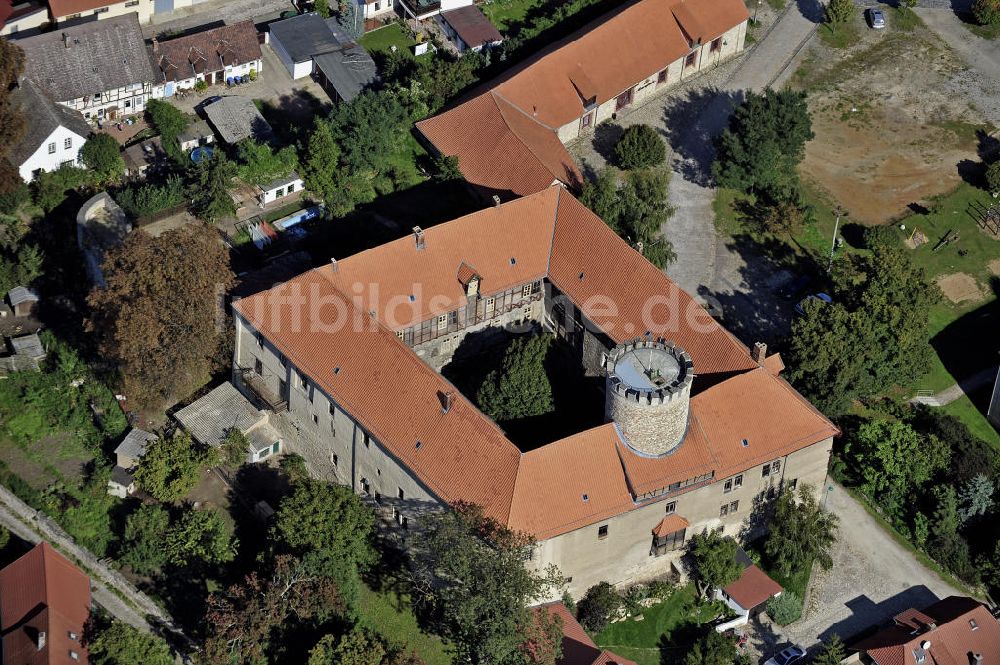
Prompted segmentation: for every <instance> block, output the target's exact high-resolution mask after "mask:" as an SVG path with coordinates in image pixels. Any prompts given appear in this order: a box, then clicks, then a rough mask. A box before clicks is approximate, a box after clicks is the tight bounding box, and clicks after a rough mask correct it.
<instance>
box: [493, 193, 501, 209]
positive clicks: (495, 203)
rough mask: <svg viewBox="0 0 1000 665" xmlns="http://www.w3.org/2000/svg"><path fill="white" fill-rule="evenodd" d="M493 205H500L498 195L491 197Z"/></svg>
mask: <svg viewBox="0 0 1000 665" xmlns="http://www.w3.org/2000/svg"><path fill="white" fill-rule="evenodd" d="M493 205H494V207H495V206H498V205H500V196H499V195H498V194H494V195H493Z"/></svg>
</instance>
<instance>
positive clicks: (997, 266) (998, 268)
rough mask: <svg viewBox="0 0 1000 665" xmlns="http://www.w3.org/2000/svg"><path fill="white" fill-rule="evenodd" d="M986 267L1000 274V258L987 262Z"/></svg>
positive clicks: (995, 273)
mask: <svg viewBox="0 0 1000 665" xmlns="http://www.w3.org/2000/svg"><path fill="white" fill-rule="evenodd" d="M986 267H987V268H988V269H989V271H990V272H991V273H992V274H994V275H997V276H1000V259H993V260H992V261H990V262H989V263H987V264H986Z"/></svg>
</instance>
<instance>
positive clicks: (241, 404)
mask: <svg viewBox="0 0 1000 665" xmlns="http://www.w3.org/2000/svg"><path fill="white" fill-rule="evenodd" d="M266 417H267V416H266V415H265V414H264V413H263V412H262V411H261V410H260V409H258V408H257V407H255V406H254V405H253V404H251V403H250V400H248V399H247V398H246V397H244V396H243V393H241V392H240V391H239V390H237V389H236V386H234V385H233V384H232V383H230V382H229V381H226V382H225V383H223V384H222V385H220V386H218V387H216V388H213V389H212V390H211V391H210V392H209V393H208V394H207V395H204V396H203V397H199V398H198V399H196V400H195V401H194V402H192V403H191V404H188V405H187V406H185V407H184V408H183V409H181V410H180V411H178V412H177V413H175V414H174V418H176V419H177V422H179V423H180V424H181V425H182V426H183V427H184V429H186V430H187V431H188V433H189V434H190V435H191V436H192V438H194V440H195V441H197V442H198V443H201V444H202V445H205V446H218V445H220V444H221V443H222V441H223V439H225V438H226V433H227V432H229V430H231V429H238V430H239V431H241V432H242V433H244V434H246V433H247V432H249V431H250V430H251V429H252V428H254V427H256V426H257V425H258V424H260V423H261V421H263V420H264V418H266Z"/></svg>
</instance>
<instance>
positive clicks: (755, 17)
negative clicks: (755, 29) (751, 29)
mask: <svg viewBox="0 0 1000 665" xmlns="http://www.w3.org/2000/svg"><path fill="white" fill-rule="evenodd" d="M761 2H763V0H757V6H756V7H754V8H753V24H754V25H755V26H756V25H757V11H758V10H759V9H760V3H761Z"/></svg>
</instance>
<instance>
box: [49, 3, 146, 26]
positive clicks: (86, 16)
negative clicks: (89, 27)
mask: <svg viewBox="0 0 1000 665" xmlns="http://www.w3.org/2000/svg"><path fill="white" fill-rule="evenodd" d="M48 3H49V13H50V14H51V18H52V22H53V23H55V24H57V25H72V24H74V23H82V22H84V21H101V20H109V19H114V18H119V17H122V16H129V15H134V16H135V17H136V18H137V19H138V20H139V21H140V22H142V23H147V22H149V19H150V18H151V17H152V15H153V11H154V9H155V6H156V4H158V2H157V1H156V0H48Z"/></svg>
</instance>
